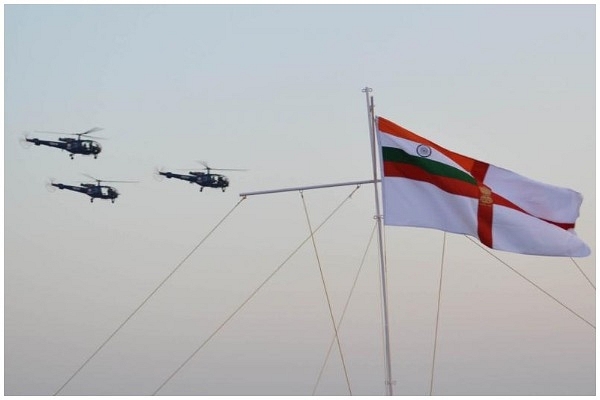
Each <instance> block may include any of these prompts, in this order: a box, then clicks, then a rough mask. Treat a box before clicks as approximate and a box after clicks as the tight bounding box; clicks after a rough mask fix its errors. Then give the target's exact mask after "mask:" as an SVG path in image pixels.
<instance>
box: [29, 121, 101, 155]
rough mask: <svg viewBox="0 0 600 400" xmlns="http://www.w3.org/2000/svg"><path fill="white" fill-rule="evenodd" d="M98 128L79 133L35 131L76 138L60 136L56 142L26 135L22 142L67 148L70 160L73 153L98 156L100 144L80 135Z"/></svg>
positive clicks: (95, 130)
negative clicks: (74, 136)
mask: <svg viewBox="0 0 600 400" xmlns="http://www.w3.org/2000/svg"><path fill="white" fill-rule="evenodd" d="M99 130H102V128H92V129H89V130H87V131H85V132H81V133H63V132H49V131H36V132H38V133H53V134H58V135H76V136H77V139H75V138H70V137H61V138H58V142H56V141H53V140H43V139H38V138H31V139H30V138H28V137H25V138H24V142H25V143H33V144H35V145H36V146H40V145H44V146H49V147H55V148H58V149H62V150H67V151H68V152H70V153H71V154H69V156H70V157H71V160H73V156H74V155H75V154H82V155H93V156H94V158H98V154H99V153H100V152H101V151H102V146H100V143H98V142H96V141H95V140H89V139H82V138H81V136H83V135H87V134H89V133H92V132H97V131H99ZM87 137H88V138H94V139H100V138H98V137H94V136H87Z"/></svg>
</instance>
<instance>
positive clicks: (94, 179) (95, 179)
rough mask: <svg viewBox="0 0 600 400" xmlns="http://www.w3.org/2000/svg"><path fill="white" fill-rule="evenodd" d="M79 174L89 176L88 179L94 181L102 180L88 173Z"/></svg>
mask: <svg viewBox="0 0 600 400" xmlns="http://www.w3.org/2000/svg"><path fill="white" fill-rule="evenodd" d="M81 175H83V176H86V177H88V178H90V179H91V180H93V181H96V182H102V180H101V179H97V178H94V177H93V176H91V175H88V174H81Z"/></svg>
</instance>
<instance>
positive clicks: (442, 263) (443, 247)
mask: <svg viewBox="0 0 600 400" xmlns="http://www.w3.org/2000/svg"><path fill="white" fill-rule="evenodd" d="M445 255H446V232H444V242H443V244H442V260H441V265H440V286H439V289H438V301H437V315H436V317H435V339H434V342H433V360H432V361H431V381H430V383H429V395H430V396H431V395H432V393H433V376H434V371H435V355H436V351H437V342H438V328H439V325H440V303H441V300H442V278H443V277H444V257H445Z"/></svg>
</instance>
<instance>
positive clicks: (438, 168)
mask: <svg viewBox="0 0 600 400" xmlns="http://www.w3.org/2000/svg"><path fill="white" fill-rule="evenodd" d="M382 152H383V161H391V162H398V163H403V164H412V165H414V166H416V167H419V168H421V169H423V170H425V171H427V172H429V173H430V174H434V175H440V176H443V177H446V178H454V179H459V180H461V181H465V182H467V183H472V184H474V185H476V184H477V181H476V180H475V179H474V178H473V177H472V176H471V175H469V174H467V173H466V172H464V171H462V170H460V169H458V168H455V167H451V166H450V165H448V164H444V163H441V162H439V161H434V160H430V159H428V158H425V157H419V156H413V155H410V154H408V153H407V152H405V151H404V150H401V149H398V148H395V147H383V148H382Z"/></svg>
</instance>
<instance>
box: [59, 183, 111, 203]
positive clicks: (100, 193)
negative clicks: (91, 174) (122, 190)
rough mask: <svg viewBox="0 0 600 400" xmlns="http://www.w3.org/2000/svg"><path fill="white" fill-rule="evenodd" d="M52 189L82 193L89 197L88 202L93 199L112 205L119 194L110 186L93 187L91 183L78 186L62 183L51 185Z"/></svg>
mask: <svg viewBox="0 0 600 400" xmlns="http://www.w3.org/2000/svg"><path fill="white" fill-rule="evenodd" d="M51 185H52V186H54V187H57V188H59V189H61V190H62V189H67V190H71V191H73V192H78V193H83V194H86V195H88V196H90V201H91V202H93V201H94V199H104V200H110V201H112V202H113V203H114V202H115V199H116V198H117V197H119V192H117V190H116V189H115V188H114V187H112V186H105V185H95V184H93V183H82V184H80V185H79V186H73V185H65V184H64V183H52V184H51Z"/></svg>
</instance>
